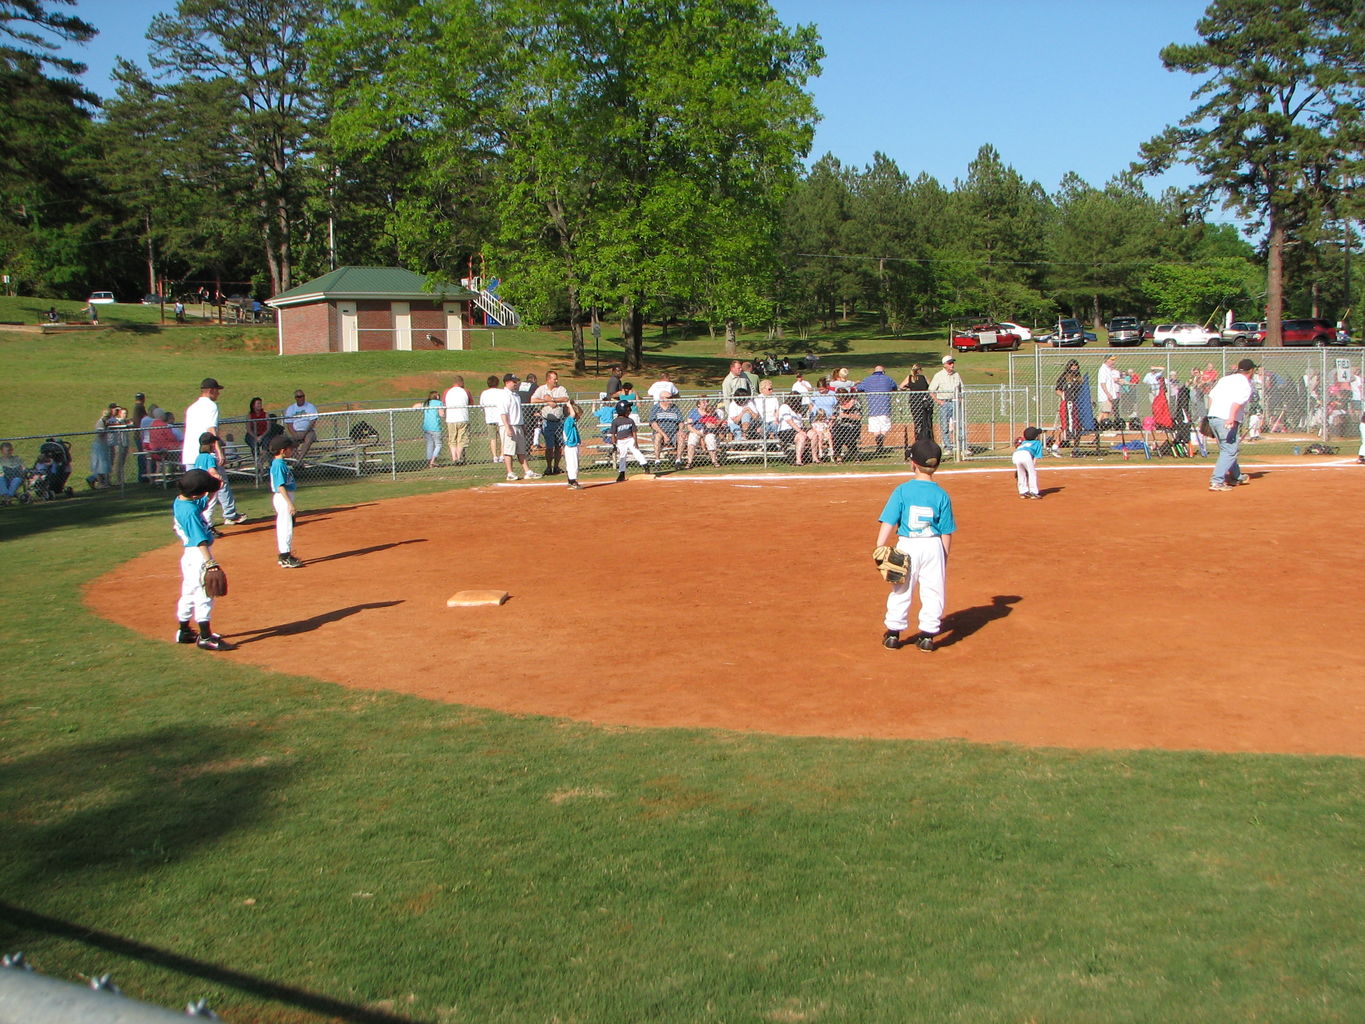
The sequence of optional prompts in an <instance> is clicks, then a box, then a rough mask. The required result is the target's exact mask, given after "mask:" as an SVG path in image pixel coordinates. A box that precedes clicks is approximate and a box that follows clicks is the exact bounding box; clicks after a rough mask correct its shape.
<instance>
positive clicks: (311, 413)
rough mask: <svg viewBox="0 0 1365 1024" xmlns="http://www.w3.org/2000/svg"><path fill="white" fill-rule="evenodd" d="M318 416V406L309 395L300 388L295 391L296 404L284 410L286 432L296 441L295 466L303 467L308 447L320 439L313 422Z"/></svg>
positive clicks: (297, 467)
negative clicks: (309, 398) (309, 399)
mask: <svg viewBox="0 0 1365 1024" xmlns="http://www.w3.org/2000/svg"><path fill="white" fill-rule="evenodd" d="M317 418H318V407H317V406H316V405H314V404H313V403H312V402H310V401H308V396H307V395H305V394H304V393H303V389H302V388H299V389H297V390H296V391H295V392H294V404H293V405H290V406H288V407H287V408H286V409H285V410H284V432H285V433H286V434H288V435H289V438H290V440H292V441H293V442H294V468H296V469H302V468H303V460H304V459H306V458H307V457H308V449H309V448H311V447H312V446H313V442H314V441H316V440H317V439H318V435H317V432H316V431H315V430H314V429H313V424H314V422H316V420H317Z"/></svg>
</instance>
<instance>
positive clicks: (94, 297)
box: [85, 292, 118, 306]
mask: <svg viewBox="0 0 1365 1024" xmlns="http://www.w3.org/2000/svg"><path fill="white" fill-rule="evenodd" d="M85 301H86V302H88V303H89V304H90V305H92V306H107V305H109V304H110V303H112V302H117V301H118V299H116V298H114V293H113V292H91V293H90V298H88V299H86V300H85Z"/></svg>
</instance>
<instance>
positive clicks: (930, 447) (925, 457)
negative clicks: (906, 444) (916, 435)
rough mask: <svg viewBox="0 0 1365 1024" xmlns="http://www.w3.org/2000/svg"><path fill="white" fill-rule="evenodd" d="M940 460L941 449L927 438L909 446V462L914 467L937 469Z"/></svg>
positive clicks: (941, 455)
mask: <svg viewBox="0 0 1365 1024" xmlns="http://www.w3.org/2000/svg"><path fill="white" fill-rule="evenodd" d="M942 458H943V449H942V448H940V447H939V446H938V444H937V443H936V442H934V441H930V440H929V439H928V438H927V437H922V438H920V439H919V440H918V441H916V442H915V443H914V444H912V445H911V446H910V461H911V462H913V463H914V464H915V465H916V466H923V467H924V468H925V469H938V464H939V460H940V459H942Z"/></svg>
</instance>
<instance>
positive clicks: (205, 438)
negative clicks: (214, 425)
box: [199, 430, 218, 444]
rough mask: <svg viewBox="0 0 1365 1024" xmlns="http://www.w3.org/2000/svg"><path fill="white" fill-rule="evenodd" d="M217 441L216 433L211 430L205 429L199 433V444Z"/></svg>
mask: <svg viewBox="0 0 1365 1024" xmlns="http://www.w3.org/2000/svg"><path fill="white" fill-rule="evenodd" d="M217 442H218V435H217V434H215V433H214V432H213V431H212V430H206V431H204V432H203V433H202V434H200V435H199V443H200V444H216V443H217Z"/></svg>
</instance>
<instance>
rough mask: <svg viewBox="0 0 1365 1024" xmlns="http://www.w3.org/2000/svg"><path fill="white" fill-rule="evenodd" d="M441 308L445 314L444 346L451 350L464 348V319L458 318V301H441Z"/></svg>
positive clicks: (455, 350)
mask: <svg viewBox="0 0 1365 1024" xmlns="http://www.w3.org/2000/svg"><path fill="white" fill-rule="evenodd" d="M441 308H442V309H443V310H445V314H446V348H447V349H449V350H450V351H452V352H457V351H461V350H463V349H464V321H463V320H461V319H460V304H459V303H458V302H446V303H443V304H442V306H441Z"/></svg>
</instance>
